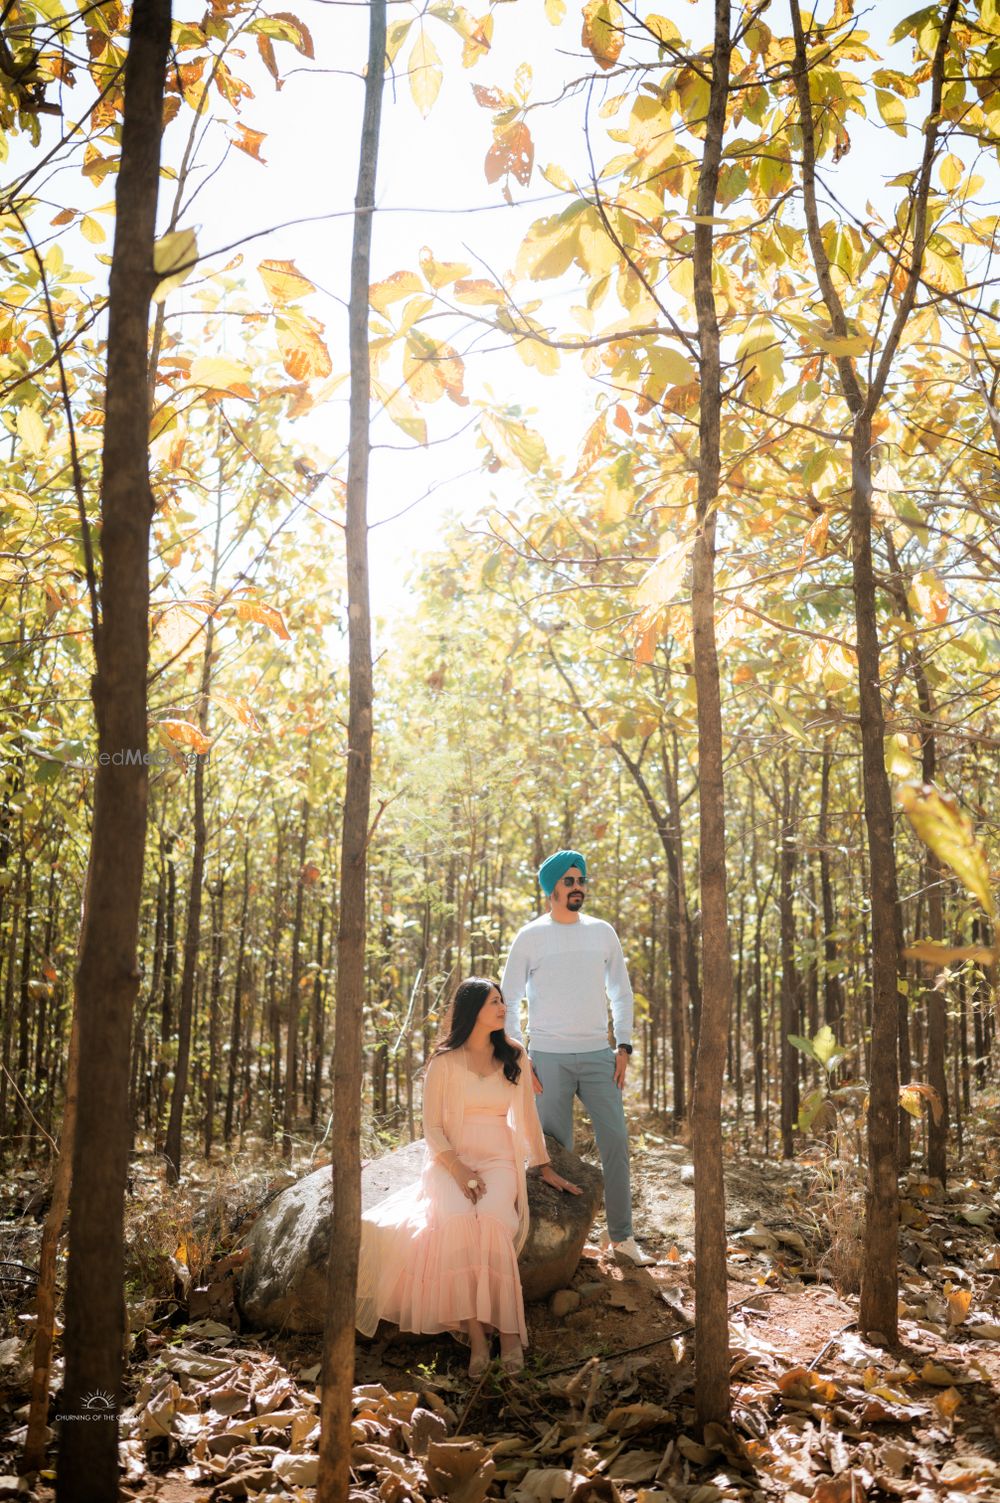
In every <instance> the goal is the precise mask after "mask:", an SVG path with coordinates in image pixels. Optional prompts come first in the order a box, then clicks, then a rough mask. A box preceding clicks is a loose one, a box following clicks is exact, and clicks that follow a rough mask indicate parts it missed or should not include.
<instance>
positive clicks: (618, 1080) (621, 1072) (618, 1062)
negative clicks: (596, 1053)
mask: <svg viewBox="0 0 1000 1503" xmlns="http://www.w3.org/2000/svg"><path fill="white" fill-rule="evenodd" d="M628 1062H629V1056H628V1055H627V1054H626V1053H625V1050H624V1049H619V1050H618V1051H617V1053H616V1054H615V1085H616V1086H617V1087H618V1089H619V1090H621V1089H622V1088H623V1086H624V1085H625V1072H626V1071H627V1070H628Z"/></svg>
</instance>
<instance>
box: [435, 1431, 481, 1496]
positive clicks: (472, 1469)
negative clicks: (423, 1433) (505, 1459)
mask: <svg viewBox="0 0 1000 1503" xmlns="http://www.w3.org/2000/svg"><path fill="white" fill-rule="evenodd" d="M425 1464H426V1467H427V1480H428V1482H429V1483H430V1486H431V1491H432V1492H433V1493H434V1496H435V1497H436V1498H448V1499H449V1500H450V1503H482V1500H483V1499H484V1498H485V1497H486V1494H487V1493H488V1492H489V1490H490V1483H491V1482H492V1481H493V1474H494V1472H495V1471H496V1465H495V1463H494V1461H493V1457H492V1456H491V1454H490V1451H489V1447H488V1446H484V1445H482V1444H481V1443H480V1442H479V1441H476V1440H429V1441H428V1443H427V1459H426V1463H425Z"/></svg>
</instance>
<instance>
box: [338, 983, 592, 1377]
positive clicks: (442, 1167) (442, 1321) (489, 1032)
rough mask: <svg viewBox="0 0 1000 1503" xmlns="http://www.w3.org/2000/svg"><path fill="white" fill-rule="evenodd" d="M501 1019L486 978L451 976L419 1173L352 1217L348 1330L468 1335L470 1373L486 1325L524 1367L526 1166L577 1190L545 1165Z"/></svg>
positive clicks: (483, 1357)
mask: <svg viewBox="0 0 1000 1503" xmlns="http://www.w3.org/2000/svg"><path fill="white" fill-rule="evenodd" d="M505 1016H506V1008H505V1007H504V1001H503V997H502V996H501V994H500V988H499V987H498V986H497V984H496V982H495V981H489V980H487V979H486V978H484V977H481V976H472V977H470V978H469V979H468V980H467V981H463V982H462V983H461V985H460V986H459V988H458V990H457V991H456V993H455V997H454V1000H453V1002H452V1006H451V1022H450V1028H449V1031H448V1036H447V1038H446V1039H445V1040H444V1042H443V1043H442V1044H439V1045H438V1047H437V1049H436V1050H435V1051H434V1054H433V1055H432V1056H431V1060H430V1063H429V1064H428V1066H427V1071H426V1074H425V1077H424V1139H425V1142H426V1145H427V1152H426V1156H425V1160H424V1168H423V1173H422V1174H421V1176H420V1179H419V1181H418V1182H417V1183H416V1184H415V1185H407V1186H406V1187H405V1188H404V1189H403V1190H398V1191H397V1192H396V1193H395V1194H394V1195H390V1196H389V1197H388V1198H387V1199H386V1200H383V1201H382V1202H381V1203H380V1204H379V1205H377V1206H374V1207H373V1208H372V1209H371V1210H370V1211H368V1212H367V1213H366V1215H365V1216H364V1217H363V1219H362V1222H361V1260H360V1266H359V1270H358V1300H357V1326H358V1329H359V1330H360V1331H361V1332H363V1333H364V1334H365V1335H366V1336H373V1335H374V1334H375V1329H376V1327H377V1325H378V1323H379V1320H380V1319H384V1320H390V1321H393V1322H394V1323H395V1324H396V1325H398V1326H399V1328H400V1329H401V1330H403V1331H418V1332H421V1333H425V1334H428V1335H432V1334H435V1333H437V1332H439V1331H451V1332H452V1333H453V1334H454V1335H455V1336H457V1337H458V1338H459V1339H460V1340H465V1341H468V1344H469V1348H470V1360H469V1376H470V1377H471V1378H476V1377H479V1376H480V1375H481V1374H482V1373H484V1372H485V1371H486V1368H487V1365H488V1364H489V1360H490V1349H489V1336H488V1334H487V1333H488V1331H491V1330H495V1331H497V1332H499V1335H500V1360H501V1363H502V1365H503V1367H504V1368H505V1369H506V1370H507V1371H508V1372H518V1371H520V1369H521V1368H522V1367H523V1366H524V1353H523V1347H524V1345H525V1344H526V1342H527V1339H528V1335H527V1331H526V1329H525V1324H524V1299H523V1297H522V1294H521V1279H520V1276H519V1274H518V1269H517V1255H518V1253H519V1252H520V1250H521V1248H522V1247H523V1245H524V1241H525V1238H526V1237H527V1235H528V1193H527V1184H526V1180H525V1163H526V1162H527V1164H528V1165H529V1166H533V1165H539V1166H540V1167H541V1174H542V1178H543V1179H544V1180H545V1181H546V1183H547V1184H550V1185H553V1186H554V1187H555V1188H556V1189H557V1190H565V1191H567V1192H569V1193H570V1194H572V1195H579V1194H580V1190H579V1187H578V1186H577V1185H573V1184H571V1183H570V1182H569V1180H566V1179H563V1178H562V1176H561V1175H559V1174H557V1173H556V1171H555V1170H554V1169H553V1167H552V1165H551V1163H550V1162H549V1155H548V1150H547V1148H546V1147H545V1139H544V1137H543V1136H542V1129H541V1124H540V1123H539V1121H538V1113H537V1112H536V1110H535V1103H534V1096H533V1091H532V1085H531V1070H530V1067H529V1065H528V1060H527V1055H526V1054H525V1052H524V1050H523V1049H522V1048H521V1047H520V1045H518V1044H515V1043H514V1042H513V1041H512V1040H511V1039H509V1038H507V1036H506V1034H505V1033H504V1029H503V1025H504V1018H505Z"/></svg>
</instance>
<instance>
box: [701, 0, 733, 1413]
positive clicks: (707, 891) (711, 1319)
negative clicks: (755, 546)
mask: <svg viewBox="0 0 1000 1503" xmlns="http://www.w3.org/2000/svg"><path fill="white" fill-rule="evenodd" d="M729 9H730V7H729V0H716V4H715V43H714V49H713V53H712V83H711V91H710V94H709V103H708V114H707V117H706V121H705V145H704V151H703V154H702V160H701V170H700V174H699V179H698V199H697V208H698V213H697V218H696V221H695V227H694V301H695V310H696V314H697V320H698V346H699V356H700V360H699V365H700V371H699V374H700V384H701V401H700V404H699V416H698V491H697V503H696V509H697V519H698V530H697V534H696V536H695V544H694V558H693V582H692V591H691V616H692V624H693V629H694V670H695V681H696V684H697V690H698V799H699V812H700V816H701V818H700V846H699V849H700V857H701V860H700V882H701V934H702V956H703V964H702V995H701V1016H700V1019H699V1024H700V1026H699V1032H698V1048H697V1057H696V1063H695V1078H694V1092H693V1097H692V1106H691V1141H692V1144H693V1149H694V1154H693V1157H694V1174H695V1181H694V1183H695V1313H696V1327H695V1407H696V1409H697V1413H698V1419H699V1421H700V1422H701V1424H703V1425H705V1424H709V1423H712V1422H715V1423H722V1424H728V1422H729V1316H728V1308H727V1282H726V1200H725V1196H726V1191H725V1182H724V1179H723V1173H722V1077H723V1070H724V1067H725V1057H726V1032H727V1028H728V1025H729V1011H730V1006H731V1003H732V987H733V979H732V961H731V957H730V954H729V918H728V912H727V904H726V825H725V818H726V815H725V782H724V771H723V752H722V704H721V697H720V688H719V660H718V653H717V649H716V641H715V529H716V515H717V511H716V508H717V505H718V499H719V476H720V423H721V404H722V397H721V365H720V352H719V325H718V319H717V317H716V309H715V294H714V292H713V290H712V241H713V226H712V216H713V215H714V213H715V200H716V191H717V188H718V181H719V163H720V160H721V156H722V138H723V134H724V132H725V124H726V106H727V102H728V98H729V59H730V53H731V50H732V38H731V35H730V29H729Z"/></svg>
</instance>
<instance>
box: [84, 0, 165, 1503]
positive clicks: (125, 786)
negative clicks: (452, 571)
mask: <svg viewBox="0 0 1000 1503" xmlns="http://www.w3.org/2000/svg"><path fill="white" fill-rule="evenodd" d="M169 43H170V3H169V0H136V3H135V5H134V7H133V10H132V23H131V35H130V41H129V50H128V57H127V59H126V63H125V90H124V96H125V97H124V120H123V125H122V155H121V170H120V172H119V175H118V186H117V193H116V203H117V216H116V220H115V238H114V251H113V254H112V261H111V279H110V303H109V323H108V375H107V389H106V398H105V425H104V451H103V458H102V481H101V516H102V523H103V525H102V530H101V552H102V561H103V567H102V589H101V620H100V625H99V628H98V630H97V633H96V640H95V643H94V652H95V659H96V668H97V671H96V673H95V675H94V679H93V682H92V694H93V700H94V711H95V717H96V721H97V741H98V752H99V755H98V767H97V772H96V775H95V781H94V825H93V834H92V837H91V859H90V882H89V887H88V894H87V906H86V914H85V917H84V922H83V928H82V933H81V940H80V961H79V965H78V967H77V972H76V988H77V992H76V996H77V1004H76V1005H77V1009H78V1012H79V1016H80V1075H79V1078H80V1091H79V1099H78V1115H77V1131H76V1133H75V1136H74V1144H73V1175H72V1189H71V1192H70V1256H69V1265H68V1282H67V1289H66V1327H65V1334H64V1337H63V1348H64V1351H65V1360H66V1367H65V1376H64V1382H63V1403H64V1405H65V1412H66V1413H69V1414H80V1413H86V1414H87V1421H86V1422H84V1421H79V1422H76V1421H72V1420H70V1421H64V1422H63V1425H62V1427H61V1432H60V1443H59V1461H58V1476H57V1483H56V1496H57V1499H58V1500H59V1503H107V1500H108V1499H109V1498H116V1497H117V1496H118V1422H117V1418H116V1411H117V1409H118V1408H120V1407H121V1404H122V1400H123V1394H122V1381H121V1380H122V1345H123V1341H124V1336H125V1302H124V1249H123V1228H122V1200H123V1195H124V1190H125V1179H126V1173H127V1168H128V1144H129V1130H128V1129H129V1123H128V1067H129V1059H128V1056H129V1045H130V1042H131V1035H132V1008H133V1006H134V1003H135V998H136V994H137V991H138V987H139V967H138V964H137V957H136V939H137V936H138V931H139V903H140V897H141V893H142V868H143V856H144V851H145V840H146V801H147V784H148V772H147V768H146V765H145V763H144V762H143V761H142V759H141V757H140V759H139V761H138V762H127V761H125V759H123V758H122V756H121V752H122V751H124V750H126V749H129V748H131V749H135V750H138V751H139V752H140V753H143V754H144V753H145V751H146V745H147V743H146V717H147V708H146V674H147V667H148V657H149V643H148V637H149V529H150V521H151V519H152V515H153V498H152V495H151V492H150V486H149V464H148V447H147V446H148V442H149V388H148V385H147V379H146V377H147V360H148V348H147V339H148V322H149V301H150V297H151V295H152V292H153V288H154V286H155V284H156V275H155V273H154V271H153V241H154V238H155V232H156V195H157V189H158V186H159V178H160V134H161V130H162V122H163V86H164V77H165V73H166V61H167V49H168V46H169ZM115 752H117V753H119V756H118V761H119V762H123V761H125V765H121V766H116V765H115V764H114V762H113V761H112V756H113V754H114V753H115ZM103 754H106V755H107V760H106V762H105V761H104V756H103ZM96 1392H102V1393H108V1394H110V1395H111V1398H112V1400H113V1401H114V1403H115V1405H116V1409H112V1410H110V1411H107V1417H106V1418H105V1417H104V1412H103V1411H95V1412H98V1413H99V1414H100V1417H98V1418H96V1419H95V1418H94V1417H93V1414H92V1413H91V1412H90V1411H86V1410H84V1409H83V1408H82V1405H83V1401H84V1399H85V1398H86V1396H87V1395H88V1394H92V1393H96Z"/></svg>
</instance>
